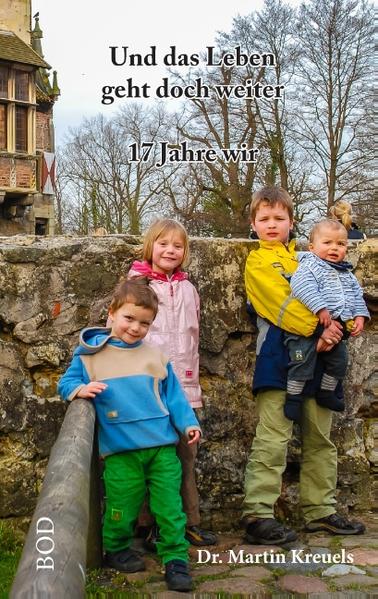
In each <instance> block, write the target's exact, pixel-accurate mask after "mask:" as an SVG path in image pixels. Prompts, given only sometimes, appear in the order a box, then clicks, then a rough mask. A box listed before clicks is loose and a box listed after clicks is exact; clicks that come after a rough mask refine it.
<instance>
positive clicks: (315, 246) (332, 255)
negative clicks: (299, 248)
mask: <svg viewBox="0 0 378 599" xmlns="http://www.w3.org/2000/svg"><path fill="white" fill-rule="evenodd" d="M347 247H348V237H347V234H346V232H345V231H343V230H342V229H333V228H332V227H327V226H324V227H322V228H321V229H320V230H319V231H318V232H317V233H316V235H315V237H314V239H313V241H312V243H309V244H308V249H309V250H310V252H312V253H313V254H316V255H317V256H319V258H321V259H322V260H328V261H329V262H342V260H344V258H345V256H346V253H347Z"/></svg>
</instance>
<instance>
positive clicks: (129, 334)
mask: <svg viewBox="0 0 378 599" xmlns="http://www.w3.org/2000/svg"><path fill="white" fill-rule="evenodd" d="M109 316H110V318H111V320H112V335H113V337H117V338H118V339H121V340H122V341H124V342H125V343H136V342H137V341H140V340H141V339H143V338H144V337H145V336H146V335H147V333H148V329H149V328H150V325H151V324H152V322H153V320H154V313H153V311H152V310H151V309H150V308H143V306H136V305H135V304H133V303H132V302H125V303H124V304H122V306H121V307H120V308H118V309H117V310H114V312H109Z"/></svg>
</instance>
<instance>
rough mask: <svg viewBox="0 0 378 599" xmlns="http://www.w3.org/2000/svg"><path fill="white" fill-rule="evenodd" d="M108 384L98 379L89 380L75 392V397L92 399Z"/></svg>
mask: <svg viewBox="0 0 378 599" xmlns="http://www.w3.org/2000/svg"><path fill="white" fill-rule="evenodd" d="M107 386H108V385H105V383H99V382H98V381H91V382H90V383H88V385H84V387H82V388H81V389H80V391H78V393H77V394H76V397H81V398H82V399H93V398H94V397H96V395H97V393H101V391H104V389H106V387H107Z"/></svg>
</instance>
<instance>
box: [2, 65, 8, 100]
mask: <svg viewBox="0 0 378 599" xmlns="http://www.w3.org/2000/svg"><path fill="white" fill-rule="evenodd" d="M8 80H9V69H8V67H3V66H0V98H7V97H8Z"/></svg>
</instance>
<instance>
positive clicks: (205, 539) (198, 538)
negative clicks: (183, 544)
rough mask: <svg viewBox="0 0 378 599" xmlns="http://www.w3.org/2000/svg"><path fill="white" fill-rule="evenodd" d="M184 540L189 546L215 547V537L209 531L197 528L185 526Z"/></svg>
mask: <svg viewBox="0 0 378 599" xmlns="http://www.w3.org/2000/svg"><path fill="white" fill-rule="evenodd" d="M185 538H186V539H187V540H188V541H189V543H191V545H197V546H198V547H201V546H202V545H216V544H217V541H218V539H217V537H216V535H215V534H214V533H213V532H211V530H203V529H202V528H199V527H198V526H187V527H186V531H185Z"/></svg>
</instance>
